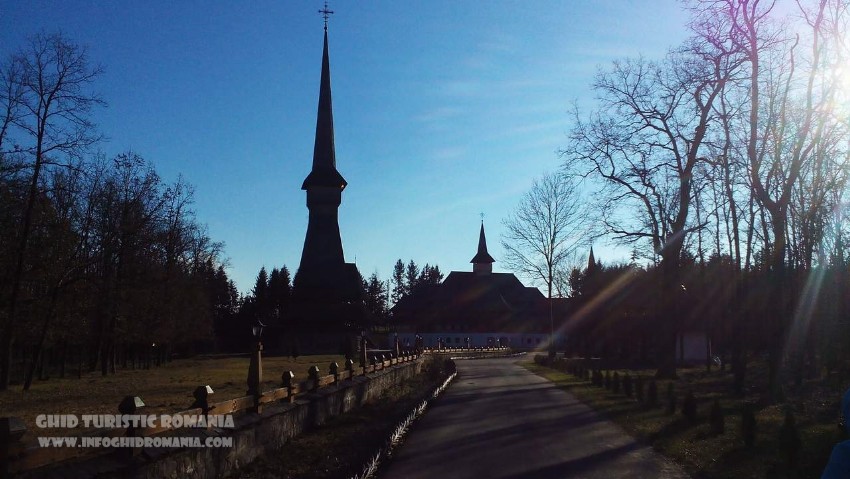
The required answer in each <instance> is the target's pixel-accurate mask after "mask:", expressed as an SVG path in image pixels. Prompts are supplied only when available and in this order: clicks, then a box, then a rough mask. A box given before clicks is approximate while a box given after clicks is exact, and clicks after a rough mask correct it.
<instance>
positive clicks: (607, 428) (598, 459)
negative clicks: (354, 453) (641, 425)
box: [379, 359, 689, 479]
mask: <svg viewBox="0 0 850 479" xmlns="http://www.w3.org/2000/svg"><path fill="white" fill-rule="evenodd" d="M457 365H458V376H457V377H456V378H455V381H454V383H453V384H452V385H451V386H450V387H449V389H448V390H447V391H446V392H445V393H444V394H443V396H441V397H440V398H439V399H438V400H437V401H434V402H433V403H432V405H431V406H430V410H429V411H428V412H427V413H426V414H425V415H424V416H423V417H422V418H421V419H420V420H419V421H417V423H416V424H414V426H413V429H412V430H411V432H410V435H409V436H408V437H407V439H406V441H405V443H404V444H403V445H402V446H401V447H400V448H399V450H397V451H396V453H395V456H394V457H393V458H392V460H391V461H390V462H389V464H387V466H386V468H385V469H384V470H382V471H381V473H380V474H379V477H380V478H381V479H413V478H439V479H454V478H465V477H469V478H476V479H485V478H486V479H489V478H502V479H519V478H528V479H555V478H600V479H603V478H604V479H617V478H631V477H635V478H663V479H680V478H681V479H685V478H688V477H689V476H688V475H687V474H685V473H684V472H683V471H682V469H681V468H679V467H678V466H677V465H675V464H673V463H672V462H670V461H669V460H667V459H665V458H664V457H662V456H661V455H659V454H657V453H655V452H654V451H652V449H651V448H649V447H646V446H642V445H640V444H638V443H636V442H635V440H634V439H632V438H631V437H630V436H628V435H627V434H626V433H625V432H624V431H623V430H622V429H621V428H620V427H619V426H617V425H615V424H614V423H612V422H610V421H608V420H605V419H603V418H601V417H600V416H599V415H598V414H596V413H595V412H594V411H593V410H592V409H590V408H589V407H587V406H585V405H584V404H582V403H581V402H579V401H578V400H577V399H575V397H573V396H572V395H571V394H569V393H567V392H566V391H563V390H560V389H557V388H555V387H554V385H553V384H552V383H551V382H549V381H547V380H545V379H543V378H541V377H539V376H537V375H535V374H532V373H530V372H528V371H527V370H526V369H524V368H523V367H521V366H518V365H517V364H516V359H476V360H459V361H457Z"/></svg>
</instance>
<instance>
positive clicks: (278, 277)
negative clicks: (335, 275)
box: [217, 259, 443, 352]
mask: <svg viewBox="0 0 850 479" xmlns="http://www.w3.org/2000/svg"><path fill="white" fill-rule="evenodd" d="M442 280H443V273H442V272H441V271H440V267H439V266H437V265H433V266H431V265H430V264H428V263H426V264H425V266H422V267H421V268H420V267H419V265H418V264H416V262H415V261H414V260H412V259H411V260H409V261H408V262H407V263H405V262H403V261H402V260H401V259H399V260H397V261H396V263H395V265H394V266H393V271H392V276H391V277H390V278H389V279H387V280H382V279H381V278H380V277H379V276H378V273H377V272H374V273H372V274H371V275H369V277H368V278H365V277H363V276H362V274H361V277H360V286H361V292H360V297H361V298H363V304H362V307H363V308H364V313H365V314H364V315H363V316H364V317H365V318H366V321H367V324H363V325H360V326H362V327H364V328H365V329H369V330H374V331H378V332H387V331H389V329H390V328H391V327H392V323H391V321H392V311H391V310H392V307H393V306H394V305H395V304H396V303H398V302H399V301H400V300H401V299H402V298H404V297H406V296H408V295H412V294H415V293H416V291H417V290H419V289H420V288H422V287H425V286H427V285H434V284H439V283H440V282H441V281H442ZM291 308H292V275H291V273H290V272H289V268H288V267H287V266H286V265H284V266H282V267H280V268H277V267H273V268H272V270H271V272H270V273H269V272H268V270H266V267H265V266H263V267H261V268H260V271H259V272H258V273H257V278H256V279H255V280H254V287H253V288H252V289H251V291H250V292H248V293H247V294H245V295H244V296H242V297H240V298H239V299H238V300H237V301H235V302H234V303H233V307H232V310H233V311H234V312H235V313H234V320H233V321H225V322H223V323H222V327H221V328H219V331H220V333H219V342H218V343H217V345H218V347H219V349H220V350H224V351H245V350H247V348H248V347H249V345H250V342H251V341H252V339H251V334H250V331H251V329H250V328H251V326H252V325H254V324H256V322H257V321H260V322H262V323H263V324H265V325H266V326H271V328H272V330H273V331H275V333H273V334H276V335H277V337H272V338H269V341H270V343H269V346H270V347H272V348H276V349H278V350H286V349H287V348H292V347H293V344H292V343H286V342H285V341H284V342H283V343H281V342H280V341H281V338H282V337H283V336H284V335H286V333H287V328H288V326H289V325H290V312H291V311H292V309H291ZM290 352H291V351H290Z"/></svg>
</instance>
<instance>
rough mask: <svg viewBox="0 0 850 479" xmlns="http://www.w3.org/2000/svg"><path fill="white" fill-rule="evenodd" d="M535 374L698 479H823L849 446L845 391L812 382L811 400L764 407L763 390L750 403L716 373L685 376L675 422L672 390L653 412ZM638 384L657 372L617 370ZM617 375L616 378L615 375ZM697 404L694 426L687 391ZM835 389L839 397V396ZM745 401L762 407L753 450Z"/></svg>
mask: <svg viewBox="0 0 850 479" xmlns="http://www.w3.org/2000/svg"><path fill="white" fill-rule="evenodd" d="M525 366H526V367H527V368H528V369H530V370H531V371H533V372H535V373H537V374H539V375H541V376H544V377H546V378H547V379H549V380H551V381H553V382H555V383H556V384H557V385H558V386H559V387H561V388H563V389H565V390H567V391H569V392H570V393H572V394H574V395H575V396H576V397H578V398H579V399H580V400H582V401H583V402H585V403H587V404H588V405H590V406H591V407H593V408H594V409H596V410H597V411H599V412H600V413H602V414H603V415H604V416H606V417H608V418H609V419H611V420H613V421H614V422H616V423H618V424H619V425H620V426H622V427H623V428H624V429H625V430H626V431H628V432H629V433H630V434H632V435H633V436H635V437H637V438H639V439H641V440H643V441H645V442H646V443H648V444H650V445H652V447H653V448H654V449H656V450H658V451H659V452H662V453H663V454H665V455H667V456H669V457H671V458H672V459H673V460H675V461H676V462H678V463H679V464H681V465H683V466H684V467H685V468H686V469H687V470H688V471H689V472H690V473H691V474H692V475H693V476H694V477H696V478H702V479H732V478H736V479H737V478H741V479H744V478H752V479H762V478H765V477H770V478H777V479H781V478H789V479H790V478H801V479H802V478H806V479H809V478H811V479H816V478H818V477H820V473H821V471H822V470H823V467H824V465H825V464H826V461H827V458H828V457H829V453H830V451H831V449H832V446H833V445H834V444H835V443H837V442H838V441H840V440H842V439H843V438H842V435H841V434H840V433H839V430H838V428H837V427H836V424H837V411H838V405H837V402H838V400H839V393H838V392H837V391H838V390H837V389H835V388H832V387H825V386H824V385H822V384H819V383H816V382H814V381H812V382H811V383H810V384H808V385H807V386H808V388H807V391H806V393H805V394H804V395H803V396H802V397H804V398H805V399H797V400H789V402H787V403H785V404H773V405H765V404H763V402H760V396H759V394H758V391H759V390H761V386H763V385H761V384H759V385H758V386H759V387H751V388H750V389H749V392H748V394H747V395H746V396H745V397H735V396H733V395H732V394H730V390H731V376H730V375H729V374H722V373H719V372H717V371H716V370H715V371H713V372H711V373H708V372H706V371H705V369H704V368H699V367H697V368H688V369H680V370H679V372H678V373H679V379H678V380H677V381H675V382H674V383H675V391H676V395H677V397H678V404H677V408H676V413H675V414H672V415H670V414H666V412H665V403H666V394H667V385H668V383H669V382H670V381H659V382H658V401H659V403H660V405H659V407H656V408H649V407H646V406H644V405H642V404H640V403H639V402H637V400H635V399H633V398H627V397H626V396H625V394H624V392H623V390H622V389H621V390H620V392H619V393H613V392H612V391H610V390H608V389H605V388H600V387H595V386H590V383H589V382H588V381H586V380H583V379H579V378H577V377H576V376H574V375H572V374H568V373H565V372H562V371H557V370H554V369H550V368H547V367H544V366H541V365H538V364H534V363H532V362H527V363H525ZM763 369H764V367H763V365H759V364H755V365H752V366H751V368H750V374H751V375H752V376H751V377H755V378H760V376H762V374H761V373H763V372H764V371H763ZM618 372H619V374H620V375H621V376H623V375H624V374H625V373H626V372H628V373H629V374H630V375H631V377H632V378H635V377H636V375H638V374H640V375H642V376H644V377H645V378H647V380H648V378H650V377H652V376H653V375H654V373H655V371H654V370H629V371H627V370H622V369H620V370H618ZM612 373H613V370H612ZM688 389H690V390H692V391H693V392H694V394H695V396H696V398H697V407H698V414H699V418H700V419H699V421H698V423H697V424H695V425H690V424H688V422H687V421H686V420H685V418H684V416H683V415H682V413H681V401H682V398H683V396H684V394H685V391H686V390H688ZM833 389H835V390H834V391H833ZM714 399H718V400H719V401H720V404H721V408H722V409H723V411H724V415H725V432H724V434H720V435H716V434H712V433H711V429H710V425H709V424H708V415H709V409H710V407H711V403H712V402H713V401H714ZM744 401H748V402H752V403H755V404H760V405H758V406H757V411H756V419H757V438H756V443H755V446H754V447H752V448H747V447H746V446H745V445H744V441H743V438H742V434H741V408H742V403H743V402H744ZM786 408H790V409H792V410H793V412H794V415H795V417H796V423H797V425H798V427H799V432H800V439H801V444H802V448H801V450H800V456H799V461H798V464H797V465H796V467H794V468H790V467H789V466H788V464H787V462H786V458H785V457H784V456H783V455H782V453H781V452H780V446H779V429H780V426H781V425H782V422H783V420H784V414H785V410H786Z"/></svg>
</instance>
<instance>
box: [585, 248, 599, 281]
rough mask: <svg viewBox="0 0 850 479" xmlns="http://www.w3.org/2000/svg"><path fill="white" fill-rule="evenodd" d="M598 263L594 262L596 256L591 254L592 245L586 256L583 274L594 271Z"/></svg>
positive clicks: (591, 273) (589, 274)
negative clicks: (585, 267) (585, 266)
mask: <svg viewBox="0 0 850 479" xmlns="http://www.w3.org/2000/svg"><path fill="white" fill-rule="evenodd" d="M598 267H599V265H597V264H596V257H595V256H593V246H592V245H591V246H590V254H589V255H588V256H587V269H586V270H585V275H587V276H591V275H593V274H594V273H596V270H597V269H598Z"/></svg>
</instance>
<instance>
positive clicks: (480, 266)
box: [470, 220, 496, 274]
mask: <svg viewBox="0 0 850 479" xmlns="http://www.w3.org/2000/svg"><path fill="white" fill-rule="evenodd" d="M495 262H496V260H495V259H493V257H492V256H490V253H488V252H487V237H486V236H484V220H481V232H480V233H479V234H478V253H477V254H476V255H475V257H473V258H472V260H471V261H470V263H472V271H473V272H475V273H480V274H486V273H492V272H493V263H495Z"/></svg>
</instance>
